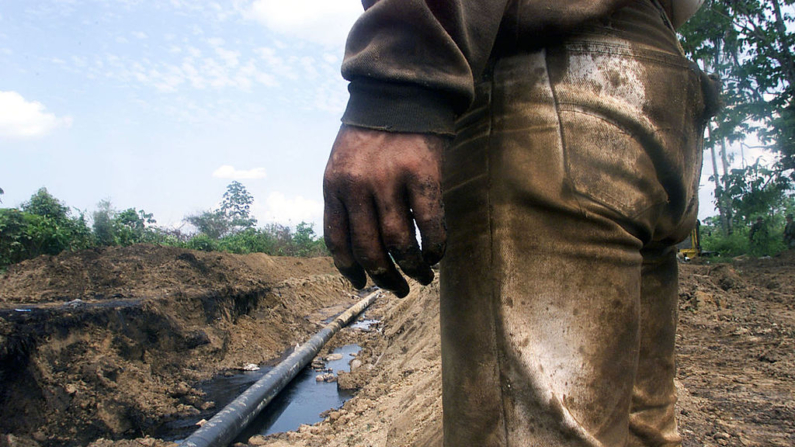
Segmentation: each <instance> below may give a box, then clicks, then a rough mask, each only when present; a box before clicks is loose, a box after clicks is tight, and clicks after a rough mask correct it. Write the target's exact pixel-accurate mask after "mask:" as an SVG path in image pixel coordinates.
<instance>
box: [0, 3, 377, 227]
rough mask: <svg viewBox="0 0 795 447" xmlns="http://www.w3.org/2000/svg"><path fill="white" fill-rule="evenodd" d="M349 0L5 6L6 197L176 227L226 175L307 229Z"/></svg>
mask: <svg viewBox="0 0 795 447" xmlns="http://www.w3.org/2000/svg"><path fill="white" fill-rule="evenodd" d="M361 10H362V6H361V3H360V1H358V0H291V1H290V2H285V1H281V0H255V1H254V0H240V1H233V2H223V3H220V2H219V3H216V2H200V1H181V0H172V1H136V0H108V1H99V0H96V1H91V0H87V1H81V0H60V1H56V0H50V1H36V2H31V1H23V0H3V1H2V2H0V160H1V161H0V188H2V189H3V190H4V191H5V194H4V195H3V196H0V199H2V201H3V205H2V206H6V207H14V206H18V205H19V204H20V203H21V202H23V201H25V200H27V199H28V198H29V197H30V196H31V194H33V193H34V192H35V191H36V190H37V189H38V188H40V187H42V186H45V187H47V188H48V190H49V191H50V192H51V193H52V194H53V195H54V196H55V197H57V198H59V199H60V200H62V201H64V202H66V204H67V205H69V206H72V207H76V208H79V209H81V210H87V211H89V213H90V212H91V211H93V210H94V209H95V208H96V204H97V202H98V201H100V200H102V199H110V200H111V201H112V203H113V204H114V206H115V207H116V208H117V209H119V210H122V209H126V208H129V207H136V208H139V209H141V208H143V209H145V210H146V211H147V212H152V213H154V215H155V218H156V219H157V220H158V223H159V224H163V225H179V224H180V221H181V220H182V218H183V217H184V216H185V215H187V214H191V213H196V212H199V211H201V210H205V209H210V208H213V207H215V206H217V204H218V203H219V202H220V200H221V197H222V195H223V193H224V191H225V189H226V185H227V184H229V183H230V182H231V181H232V180H238V181H240V182H241V183H243V184H244V185H245V186H246V187H247V188H248V190H249V191H250V192H251V193H252V195H253V196H254V198H255V204H254V213H255V216H256V217H257V218H258V219H259V221H260V223H261V224H264V223H267V222H274V221H278V222H280V223H285V224H291V225H295V224H297V223H298V222H300V221H302V220H304V221H310V222H315V223H316V224H315V228H316V230H317V231H318V232H321V231H322V230H321V229H322V226H321V225H320V222H321V220H322V192H321V177H322V172H323V168H324V166H325V162H326V159H327V156H328V151H329V148H330V146H331V143H332V141H333V139H334V136H335V135H336V132H337V129H338V128H339V117H340V115H341V114H342V111H343V110H344V107H345V102H346V100H347V91H346V82H345V81H344V80H343V79H341V77H340V75H339V65H340V62H341V59H342V54H343V49H344V41H345V36H346V34H347V30H348V29H349V28H350V26H351V24H352V23H353V21H354V20H355V19H356V17H357V16H358V15H359V14H360V13H361Z"/></svg>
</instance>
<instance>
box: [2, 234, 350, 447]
mask: <svg viewBox="0 0 795 447" xmlns="http://www.w3.org/2000/svg"><path fill="white" fill-rule="evenodd" d="M350 292H351V290H350V288H349V286H348V285H347V284H346V283H345V282H344V281H343V280H342V279H341V277H339V275H337V274H336V272H335V270H334V268H333V265H332V263H331V262H330V260H329V259H292V258H272V257H269V256H265V255H261V254H257V255H247V256H238V255H230V254H222V253H203V252H196V251H186V250H178V249H173V248H165V247H155V246H133V247H127V248H113V249H107V250H97V251H84V252H77V253H69V254H64V255H61V256H56V257H40V258H37V259H34V260H31V261H27V262H24V263H22V264H19V265H17V266H14V267H13V268H11V269H10V270H9V271H8V272H7V273H6V274H4V275H3V276H2V277H0V384H1V385H0V430H2V432H3V433H13V434H14V435H17V436H19V437H27V438H29V439H32V440H34V441H36V442H39V443H41V444H43V445H85V444H86V443H88V442H90V441H91V440H94V439H97V438H100V437H107V438H119V437H127V438H135V437H141V436H143V435H147V434H150V435H151V434H154V433H157V431H158V429H159V426H160V425H161V424H163V423H164V422H166V421H168V420H169V419H173V418H178V417H181V416H185V415H191V414H200V413H202V412H206V411H212V409H213V405H214V404H213V403H212V402H206V401H204V399H203V396H202V395H201V393H200V392H197V390H196V389H194V388H193V387H194V385H195V384H196V383H197V382H198V381H200V380H203V379H207V378H209V377H211V376H212V375H214V374H216V373H218V372H220V371H222V370H225V369H230V368H237V367H241V366H243V365H245V364H248V363H264V362H267V361H268V360H271V359H274V358H276V357H278V356H279V355H280V354H281V353H282V352H283V351H284V350H285V349H287V348H288V347H290V346H294V345H295V344H296V343H299V342H303V341H304V340H305V339H306V338H307V336H308V335H310V334H312V333H314V332H315V331H316V330H317V329H318V327H319V324H318V323H319V322H320V320H322V319H324V318H326V317H328V314H329V313H331V314H333V313H334V312H335V311H339V310H342V309H343V308H345V307H347V306H348V305H350V304H352V303H353V302H354V299H355V298H356V297H355V295H353V294H352V293H350ZM329 308H330V309H329ZM318 309H326V312H325V313H316V310H318Z"/></svg>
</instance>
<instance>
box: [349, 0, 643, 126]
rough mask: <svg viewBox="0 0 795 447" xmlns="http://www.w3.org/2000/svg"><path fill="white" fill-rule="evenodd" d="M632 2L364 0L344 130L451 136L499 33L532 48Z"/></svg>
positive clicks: (353, 35) (352, 41) (355, 31)
mask: <svg viewBox="0 0 795 447" xmlns="http://www.w3.org/2000/svg"><path fill="white" fill-rule="evenodd" d="M628 1H631V0H363V4H364V8H365V12H364V14H362V16H361V17H360V18H359V20H358V21H357V22H356V23H355V24H354V26H353V28H352V29H351V32H350V34H349V36H348V42H347V45H346V49H345V59H344V61H343V64H342V74H343V77H344V78H345V79H347V80H349V81H350V85H349V87H348V90H349V92H350V99H349V101H348V107H347V109H346V111H345V114H344V115H343V118H342V121H343V123H345V124H349V125H354V126H359V127H366V128H370V129H379V130H386V131H391V132H420V133H435V134H440V135H453V134H454V131H455V127H454V126H455V118H456V117H457V116H458V115H460V114H461V113H463V112H464V111H466V109H467V108H468V107H469V104H470V103H471V102H472V100H473V99H474V84H475V80H476V79H478V78H479V77H480V76H481V74H482V72H483V70H484V68H485V66H486V63H487V61H488V59H489V56H490V54H491V53H492V49H493V47H494V44H495V40H496V39H497V35H498V33H499V34H500V36H501V38H505V39H504V40H505V42H504V43H507V44H508V45H518V46H519V47H527V46H532V43H533V41H540V40H543V39H544V38H548V37H549V36H550V35H555V34H559V33H561V32H565V31H566V30H569V29H571V28H572V27H574V26H576V25H578V24H580V23H582V22H583V21H585V20H588V19H591V18H596V17H601V16H604V15H606V14H608V13H610V12H612V11H613V10H615V9H617V8H618V7H619V6H621V5H623V4H626V3H627V2H628Z"/></svg>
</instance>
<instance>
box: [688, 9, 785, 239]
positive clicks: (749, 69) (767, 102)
mask: <svg viewBox="0 0 795 447" xmlns="http://www.w3.org/2000/svg"><path fill="white" fill-rule="evenodd" d="M782 4H783V5H792V4H793V1H792V0H767V1H760V0H733V1H729V2H724V1H720V0H707V1H706V2H705V4H704V6H703V7H702V8H701V10H700V11H699V12H698V13H697V14H696V15H695V16H694V17H693V18H692V19H691V20H690V21H689V22H688V23H687V24H686V25H685V26H683V27H682V29H681V30H680V31H681V35H682V43H683V48H684V49H685V51H686V53H687V54H688V56H689V57H690V58H691V59H693V60H695V61H697V62H698V63H699V65H700V66H701V67H702V68H703V69H705V70H707V71H710V72H713V73H717V74H718V75H719V76H720V78H721V79H722V83H723V88H724V91H723V94H722V99H723V102H724V104H725V105H726V107H725V108H724V109H723V111H722V112H721V113H720V114H719V115H718V117H717V118H716V120H715V121H714V122H713V123H712V124H710V126H709V129H708V138H707V140H706V148H707V149H709V150H710V151H712V155H713V157H712V159H713V176H712V179H713V180H714V181H715V200H716V205H717V207H718V209H719V211H720V214H721V224H722V227H723V229H724V231H726V232H728V233H730V232H731V229H732V224H733V222H734V220H735V219H734V218H733V211H734V210H733V204H736V203H737V202H736V201H735V200H734V199H732V198H731V197H730V195H731V194H733V193H730V192H729V189H730V188H731V187H732V185H730V183H731V181H732V180H731V177H732V175H733V174H732V172H730V170H729V162H728V158H729V157H728V156H727V153H726V147H727V144H732V143H734V144H740V145H741V148H742V147H743V146H742V145H744V144H745V143H744V140H745V139H746V138H747V137H748V136H751V135H754V136H756V137H757V138H758V140H759V141H761V142H762V144H763V148H765V149H768V150H771V151H774V152H776V153H778V154H779V155H780V156H781V157H782V159H781V163H778V164H777V165H776V167H775V170H776V171H777V173H773V172H770V175H774V174H775V175H777V176H781V175H788V176H789V177H790V178H792V177H793V173H792V169H793V167H795V130H794V129H795V127H794V126H793V125H794V124H795V110H794V109H793V107H795V105H793V86H794V85H795V59H793V50H795V48H793V42H795V39H793V36H792V31H791V29H792V28H793V27H792V26H791V25H792V24H793V17H792V16H791V15H788V14H784V13H783V12H782V8H781V7H782ZM788 26H789V28H790V29H788ZM716 149H717V150H718V151H719V153H720V157H719V158H720V160H721V164H722V168H723V169H722V170H723V172H722V173H720V172H719V169H718V163H717V159H718V157H717V156H716V154H715V151H716ZM735 186H736V185H735Z"/></svg>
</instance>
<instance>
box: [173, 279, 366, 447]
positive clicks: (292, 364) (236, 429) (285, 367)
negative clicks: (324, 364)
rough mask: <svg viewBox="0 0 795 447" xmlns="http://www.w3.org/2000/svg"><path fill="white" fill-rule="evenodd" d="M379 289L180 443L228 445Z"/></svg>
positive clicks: (192, 446)
mask: <svg viewBox="0 0 795 447" xmlns="http://www.w3.org/2000/svg"><path fill="white" fill-rule="evenodd" d="M380 293H381V292H373V293H371V294H370V295H367V296H366V297H365V298H364V299H362V300H361V301H359V302H358V303H356V304H355V305H353V306H352V307H351V308H349V309H348V310H346V311H345V312H343V313H342V314H341V315H340V316H338V317H337V318H335V319H334V321H332V322H331V323H329V324H328V325H326V327H324V328H323V329H322V330H321V331H320V332H318V333H317V334H315V335H314V336H313V337H312V338H310V339H309V341H307V342H306V343H304V344H303V345H301V346H300V347H298V348H297V349H296V350H295V351H294V352H293V353H292V354H290V356H289V357H287V358H286V359H285V360H284V361H283V362H281V363H279V365H278V366H276V367H275V368H273V369H272V370H270V372H268V374H266V375H265V376H264V377H263V378H261V379H259V380H258V381H257V382H256V383H254V385H251V387H250V388H249V389H247V390H246V391H244V392H243V394H241V395H240V396H238V398H237V399H235V400H234V401H232V403H230V404H229V405H227V406H226V407H224V409H223V410H221V411H220V412H219V413H218V414H216V415H215V416H213V417H212V419H210V420H209V421H207V422H206V423H205V424H204V425H203V426H202V427H201V428H200V429H198V430H196V431H195V432H194V433H193V434H192V435H190V436H188V438H187V439H185V440H184V441H183V442H182V444H180V446H184V447H210V446H217V447H226V446H227V445H229V443H230V442H231V441H232V440H233V439H235V436H237V434H238V433H240V432H241V431H242V430H243V429H244V428H246V426H247V425H248V424H249V423H251V421H253V420H254V418H256V417H257V415H258V414H259V413H260V412H261V411H262V409H263V408H265V406H267V405H268V404H269V403H270V401H271V400H273V398H274V397H276V395H277V394H279V392H280V391H281V390H282V389H283V388H284V387H285V386H286V385H287V384H288V383H290V381H291V380H293V378H294V377H295V376H296V375H298V373H299V372H300V371H301V370H302V369H303V368H304V367H306V365H308V364H309V362H311V361H312V359H313V358H315V356H316V355H317V353H318V352H320V349H321V348H323V345H325V344H326V342H328V341H329V340H330V339H331V337H332V336H333V335H334V334H336V333H337V332H338V331H339V330H340V329H342V328H343V327H345V326H347V325H348V324H349V323H350V322H351V321H353V319H354V318H356V316H357V315H359V314H360V313H361V312H362V311H363V310H365V309H366V308H367V306H369V305H370V304H372V303H373V301H375V299H376V298H377V297H378V295H379V294H380Z"/></svg>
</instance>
